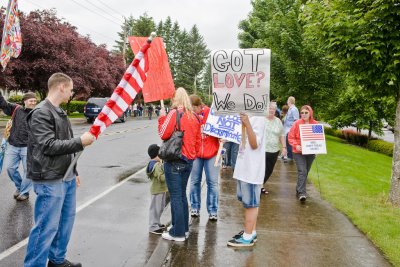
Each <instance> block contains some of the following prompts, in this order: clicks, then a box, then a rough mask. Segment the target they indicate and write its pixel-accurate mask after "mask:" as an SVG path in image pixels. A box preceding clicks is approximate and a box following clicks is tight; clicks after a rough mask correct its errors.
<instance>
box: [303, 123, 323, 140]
mask: <svg viewBox="0 0 400 267" xmlns="http://www.w3.org/2000/svg"><path fill="white" fill-rule="evenodd" d="M300 131H301V137H302V141H303V140H304V141H316V140H325V138H324V128H323V127H322V125H320V124H317V125H314V124H302V125H301V127H300Z"/></svg>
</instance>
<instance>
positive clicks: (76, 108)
mask: <svg viewBox="0 0 400 267" xmlns="http://www.w3.org/2000/svg"><path fill="white" fill-rule="evenodd" d="M85 104H86V101H78V100H72V101H71V102H69V104H61V108H62V109H64V110H66V111H67V112H68V114H70V113H74V112H79V113H83V107H84V106H85Z"/></svg>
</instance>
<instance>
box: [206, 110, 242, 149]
mask: <svg viewBox="0 0 400 267" xmlns="http://www.w3.org/2000/svg"><path fill="white" fill-rule="evenodd" d="M203 133H205V134H208V135H211V136H215V137H218V138H222V139H225V140H228V141H231V142H234V143H237V144H240V141H241V138H242V123H241V122H240V117H239V116H236V115H227V116H216V115H215V114H214V111H213V109H212V108H211V110H210V113H209V114H208V118H207V121H206V123H205V124H204V125H203Z"/></svg>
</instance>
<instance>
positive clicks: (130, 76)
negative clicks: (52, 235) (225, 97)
mask: <svg viewBox="0 0 400 267" xmlns="http://www.w3.org/2000/svg"><path fill="white" fill-rule="evenodd" d="M154 37H156V33H155V32H152V33H151V34H150V36H149V38H147V44H146V45H144V46H143V47H142V49H141V51H140V52H139V53H138V54H137V55H136V56H135V58H134V60H133V62H132V63H131V65H130V66H129V67H128V69H127V71H126V72H125V74H124V76H123V77H122V80H121V81H120V83H119V84H118V85H117V88H115V90H114V92H113V94H112V95H111V98H110V99H109V100H108V101H107V104H106V105H105V106H104V107H103V109H102V111H101V112H100V114H99V116H97V118H96V120H95V122H94V123H93V126H92V127H91V128H90V130H89V132H88V133H84V134H83V135H82V137H83V136H84V135H86V136H85V137H84V139H85V140H87V139H89V140H90V136H88V135H87V134H91V137H93V139H94V140H95V139H97V138H98V137H99V135H100V133H101V132H103V131H104V130H105V129H106V128H107V127H108V126H109V125H110V124H111V123H112V122H113V121H114V120H115V119H114V120H110V117H109V116H108V115H109V114H113V115H114V116H112V117H114V118H118V117H119V116H120V115H121V114H122V113H120V112H121V107H119V106H118V99H120V100H121V101H125V102H126V101H127V100H125V99H122V98H121V95H122V94H124V93H123V91H125V90H128V89H127V88H126V87H129V90H130V91H129V92H130V93H126V94H128V95H130V96H131V97H132V99H130V100H129V101H128V102H129V103H130V102H131V101H132V100H133V99H134V97H135V96H136V94H137V92H139V91H140V90H141V89H142V88H141V87H136V88H132V87H131V84H135V85H138V83H137V82H136V81H135V79H136V78H137V77H138V76H137V75H134V74H135V73H136V72H137V68H141V66H139V63H140V62H141V61H142V60H145V61H147V57H146V52H147V49H148V48H149V47H150V44H151V42H152V41H153V38H154ZM144 63H145V64H144V65H145V66H144V69H143V70H142V71H143V72H144V73H146V72H147V70H148V62H144ZM139 78H141V79H142V81H141V83H144V82H145V81H146V77H145V76H144V77H140V75H139ZM130 81H131V83H129V82H130ZM128 85H129V86H128ZM126 94H124V95H126ZM124 111H125V110H124ZM82 137H81V140H82V144H83V146H86V145H88V144H86V142H84V139H82ZM92 142H93V141H92ZM82 152H83V151H81V152H79V153H77V154H76V155H75V157H74V159H73V160H72V162H71V164H70V165H69V167H68V169H67V171H66V173H65V175H64V178H63V180H65V179H66V178H68V177H69V176H70V174H71V173H72V171H73V170H74V167H75V165H76V163H77V162H78V159H79V157H80V156H81V155H82Z"/></svg>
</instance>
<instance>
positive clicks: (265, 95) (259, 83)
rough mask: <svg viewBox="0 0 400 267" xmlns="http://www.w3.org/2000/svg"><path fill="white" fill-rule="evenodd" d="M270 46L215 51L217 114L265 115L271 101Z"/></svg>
mask: <svg viewBox="0 0 400 267" xmlns="http://www.w3.org/2000/svg"><path fill="white" fill-rule="evenodd" d="M270 63H271V50H270V49H235V50H232V49H227V50H214V51H212V52H211V75H212V77H211V78H212V89H213V106H214V108H215V114H217V115H233V114H239V113H240V112H245V113H247V114H249V115H254V116H265V115H266V112H267V107H268V103H269V84H270Z"/></svg>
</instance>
